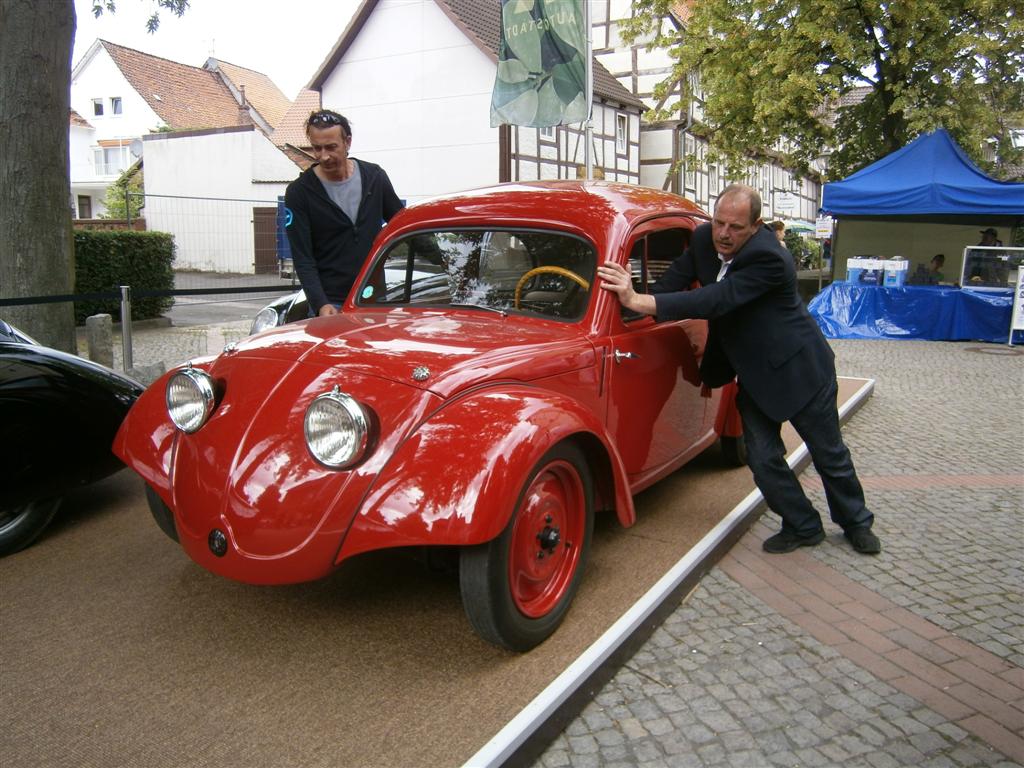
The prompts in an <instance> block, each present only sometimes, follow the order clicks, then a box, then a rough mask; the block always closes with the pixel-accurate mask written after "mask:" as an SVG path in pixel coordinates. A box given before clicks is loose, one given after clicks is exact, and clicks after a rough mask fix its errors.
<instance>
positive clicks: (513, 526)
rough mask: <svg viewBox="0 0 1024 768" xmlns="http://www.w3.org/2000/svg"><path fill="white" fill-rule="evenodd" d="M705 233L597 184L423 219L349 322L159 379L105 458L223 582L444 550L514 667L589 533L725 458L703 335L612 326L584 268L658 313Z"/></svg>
mask: <svg viewBox="0 0 1024 768" xmlns="http://www.w3.org/2000/svg"><path fill="white" fill-rule="evenodd" d="M707 218H708V217H707V215H706V214H705V213H704V212H703V211H702V210H700V209H699V208H697V207H696V206H694V205H693V204H691V203H689V202H687V201H686V200H684V199H683V198H681V197H678V196H675V195H671V194H667V193H664V192H659V191H656V190H652V189H647V188H642V187H636V186H628V185H621V184H612V183H604V182H550V183H536V184H510V185H500V186H495V187H491V188H487V189H481V190H477V191H474V192H470V193H465V194H457V195H451V196H448V197H443V198H440V199H435V200H431V201H429V202H424V203H421V204H417V205H414V206H412V207H410V208H408V209H406V210H404V211H402V212H401V213H400V214H399V215H398V216H396V217H395V218H394V219H393V220H392V221H391V223H390V224H389V225H388V226H387V227H386V229H385V230H384V231H383V232H382V233H381V234H380V236H379V237H378V239H377V242H376V243H375V247H374V248H373V251H372V255H371V258H369V259H368V261H367V263H366V265H365V266H364V268H363V270H362V272H361V274H360V277H359V279H358V281H357V282H356V287H355V289H354V290H353V292H352V295H351V296H350V297H349V299H348V302H347V303H346V305H345V307H344V310H343V311H342V312H341V313H340V314H338V315H336V316H333V317H325V318H315V319H312V320H306V321H303V322H300V323H292V324H289V325H284V326H281V327H279V328H274V329H272V330H269V331H266V332H264V333H261V334H257V335H255V336H251V337H249V338H247V339H245V340H243V341H241V342H239V343H236V344H233V345H230V346H228V347H227V348H225V349H224V351H223V352H222V353H221V354H220V355H219V356H217V357H215V358H201V359H198V360H195V361H193V362H191V363H189V364H188V365H187V366H185V367H183V368H178V369H177V370H173V371H170V372H169V373H168V374H167V375H165V376H164V377H163V378H162V379H161V380H159V381H157V382H156V383H154V384H153V385H152V386H151V387H150V388H149V389H148V390H147V391H146V392H145V394H143V395H142V397H141V398H140V399H139V401H138V403H137V404H136V405H135V406H134V407H133V408H132V410H131V412H130V413H129V415H128V417H127V419H126V421H125V422H124V425H123V426H122V428H121V430H120V432H119V434H118V436H117V438H116V440H115V442H114V451H115V453H116V454H117V455H118V456H120V457H121V458H122V459H123V460H124V461H125V463H126V464H128V466H130V467H131V468H132V469H134V470H135V471H136V472H138V473H139V475H141V476H142V478H143V479H144V480H145V482H146V484H147V495H148V498H149V501H150V507H151V509H152V511H153V514H154V517H155V518H156V520H157V523H158V524H159V525H160V527H161V528H162V529H163V530H164V531H165V532H166V533H167V534H168V535H170V536H171V537H172V538H174V539H177V540H178V541H180V543H181V546H182V547H184V549H185V551H186V552H187V553H188V555H189V556H190V557H191V558H192V559H194V560H195V561H196V562H197V563H199V564H200V565H202V566H203V567H204V568H207V569H209V570H211V571H213V572H215V573H218V574H221V575H223V576H227V577H229V578H232V579H237V580H240V581H243V582H248V583H252V584H280V583H289V582H301V581H306V580H311V579H318V578H321V577H323V576H325V575H327V574H329V573H330V572H331V571H332V570H333V569H335V568H336V567H337V566H338V565H339V564H340V563H341V562H342V561H344V560H345V559H346V558H349V557H352V556H353V555H357V554H359V553H362V552H367V551H369V550H376V549H382V548H386V547H406V546H413V545H415V546H426V547H439V546H442V545H443V546H445V547H456V548H457V551H458V553H459V555H458V557H459V580H460V585H461V591H462V596H463V603H464V605H465V609H466V613H467V615H468V617H469V619H470V622H471V624H472V625H473V627H474V628H475V629H476V631H477V632H478V633H479V634H480V635H481V636H483V637H484V638H486V639H487V640H489V641H491V642H493V643H496V644H499V645H502V646H505V647H507V648H511V649H515V650H526V649H529V648H531V647H533V646H535V645H536V644H538V643H540V642H541V641H542V640H544V639H545V638H546V637H548V636H549V635H550V634H551V633H552V632H553V631H554V630H555V628H556V627H557V626H558V625H559V623H560V622H561V621H562V619H563V617H564V616H565V614H566V611H567V610H568V608H569V604H570V603H571V601H572V598H573V595H574V594H575V592H576V589H577V586H578V584H579V581H580V578H581V575H582V572H583V569H584V565H585V563H586V559H587V552H588V548H589V544H590V538H591V530H592V526H593V518H594V512H595V510H613V511H614V514H615V515H616V516H617V518H618V520H619V522H620V523H621V524H622V525H623V526H629V525H631V524H632V523H633V522H634V520H635V511H634V506H633V500H632V497H633V494H635V493H637V492H638V491H640V490H641V489H643V488H645V487H647V486H649V485H651V484H652V483H654V482H655V481H657V480H658V479H660V478H662V477H664V476H665V475H667V474H668V473H670V472H672V471H673V470H675V469H676V468H678V467H679V466H681V465H682V464H683V463H685V462H686V461H688V460H689V459H691V458H692V457H693V456H695V455H696V454H698V453H700V452H701V451H703V450H704V449H706V448H707V447H708V446H710V445H711V444H712V443H714V442H715V441H716V440H718V438H719V437H721V438H722V441H723V446H724V448H725V453H726V455H727V456H728V457H729V458H731V459H732V460H734V461H736V460H739V459H740V458H741V454H742V438H741V427H740V422H739V417H738V415H737V413H736V410H735V404H734V397H735V393H734V391H733V389H732V388H731V387H726V388H725V389H724V390H715V391H713V392H710V391H708V390H704V391H702V388H701V384H700V380H699V377H698V372H697V367H698V364H699V362H700V358H701V355H702V353H703V349H704V343H705V339H706V334H707V325H706V323H705V322H704V321H699V320H685V321H680V322H669V323H657V322H655V320H654V319H653V318H650V317H644V316H634V315H630V314H628V313H624V312H623V311H622V309H621V307H620V305H619V303H618V301H617V299H616V298H615V296H614V295H612V294H610V293H609V292H607V291H603V290H601V288H600V287H599V286H598V285H596V284H595V274H596V273H595V270H596V267H597V264H598V263H600V262H602V261H604V260H609V259H610V260H614V261H617V262H619V263H621V264H627V263H628V264H629V265H630V268H631V270H632V272H633V275H634V276H635V281H636V284H637V287H638V290H647V288H648V287H649V286H650V285H651V284H652V283H653V281H654V280H655V279H656V278H657V276H658V275H659V274H660V273H661V272H662V271H663V270H664V269H665V268H666V267H667V265H668V264H669V262H670V261H671V260H672V259H673V258H674V257H675V256H677V255H678V254H679V253H680V252H681V251H682V250H683V249H684V248H685V247H686V245H687V243H688V241H689V237H690V233H691V232H692V230H693V229H694V227H695V226H696V225H697V224H698V223H700V222H701V221H704V220H706V219H707Z"/></svg>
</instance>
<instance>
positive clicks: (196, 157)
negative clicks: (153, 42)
mask: <svg viewBox="0 0 1024 768" xmlns="http://www.w3.org/2000/svg"><path fill="white" fill-rule="evenodd" d="M144 147H145V150H144V157H145V178H146V207H145V210H144V215H145V218H146V223H147V228H148V229H149V230H151V231H159V232H170V233H172V234H173V235H174V242H175V245H176V255H175V268H176V269H195V270H202V271H211V272H233V273H239V274H251V273H253V271H254V237H253V210H252V209H253V208H254V207H271V206H276V205H277V197H278V195H283V194H284V190H285V187H286V186H287V184H288V182H290V181H291V180H293V179H294V178H295V177H297V176H298V174H299V169H298V168H297V167H296V166H295V165H294V164H293V163H292V162H291V161H290V160H288V159H287V158H286V157H285V156H284V155H283V154H282V153H281V152H280V151H279V150H277V149H276V148H275V147H274V146H273V145H272V144H271V143H270V141H268V140H267V138H266V137H265V136H263V134H262V133H260V132H259V131H257V130H254V129H253V128H252V127H247V128H245V129H242V130H238V129H219V130H211V131H196V132H189V133H180V134H175V133H165V134H153V135H150V136H147V137H146V138H145V141H144Z"/></svg>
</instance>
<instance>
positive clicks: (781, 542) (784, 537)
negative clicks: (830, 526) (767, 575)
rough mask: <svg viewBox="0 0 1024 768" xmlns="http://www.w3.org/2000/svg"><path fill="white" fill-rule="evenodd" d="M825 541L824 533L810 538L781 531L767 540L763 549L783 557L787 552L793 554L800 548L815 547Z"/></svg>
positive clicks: (820, 532) (821, 532)
mask: <svg viewBox="0 0 1024 768" xmlns="http://www.w3.org/2000/svg"><path fill="white" fill-rule="evenodd" d="M824 540H825V532H824V531H818V532H817V533H812V534H811V535H810V536H800V535H799V534H796V533H792V532H790V531H780V532H779V533H776V534H775V535H774V536H770V537H768V538H767V539H765V540H764V544H762V545H761V549H763V550H764V551H765V552H770V553H771V554H773V555H781V554H784V553H786V552H792V551H793V550H794V549H797V548H799V547H813V546H814V545H815V544H821V542H823V541H824Z"/></svg>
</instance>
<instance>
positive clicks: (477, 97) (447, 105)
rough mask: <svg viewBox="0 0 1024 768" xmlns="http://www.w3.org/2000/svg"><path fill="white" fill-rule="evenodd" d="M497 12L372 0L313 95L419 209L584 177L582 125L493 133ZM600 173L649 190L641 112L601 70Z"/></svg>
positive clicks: (475, 2)
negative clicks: (643, 170) (495, 190)
mask: <svg viewBox="0 0 1024 768" xmlns="http://www.w3.org/2000/svg"><path fill="white" fill-rule="evenodd" d="M499 24H500V10H499V5H498V4H497V3H496V2H495V1H494V0H418V1H416V0H414V1H413V2H410V1H409V0H364V2H363V4H362V5H361V6H360V8H359V9H358V10H357V11H356V14H355V15H354V16H353V19H352V21H351V23H350V24H349V26H348V28H347V29H346V30H345V31H344V33H343V34H342V36H341V38H340V39H339V40H338V43H337V44H336V45H335V47H334V49H333V50H332V51H331V53H330V54H329V55H328V57H327V59H326V60H325V61H324V63H323V64H322V65H321V66H320V68H319V69H318V70H317V72H316V73H315V74H314V76H313V78H312V81H311V82H310V85H309V87H310V88H312V89H314V90H318V91H320V94H321V101H322V103H323V105H324V106H325V107H327V108H330V109H335V110H337V111H339V112H341V113H342V114H344V115H345V116H346V117H347V118H348V119H349V120H350V121H351V123H352V132H353V143H352V154H353V155H355V156H357V157H360V158H362V159H366V160H369V161H372V162H375V163H379V164H380V165H382V166H383V167H384V168H385V169H386V170H387V172H388V175H389V176H390V177H391V181H392V183H393V184H394V186H395V190H396V191H397V192H398V195H399V196H400V197H402V198H404V199H406V200H408V201H415V200H419V199H422V198H425V197H430V196H433V195H437V194H440V193H445V192H452V191H457V190H463V189H468V188H472V187H478V186H484V185H488V184H494V183H497V182H502V181H530V180H536V179H566V178H578V177H579V176H580V173H581V170H580V169H581V168H582V167H583V166H584V162H585V156H584V151H585V144H584V140H583V133H582V130H581V128H580V126H578V125H574V126H558V127H556V128H550V129H537V128H523V127H520V126H502V127H500V128H492V127H491V126H490V101H491V91H492V89H493V87H494V78H495V73H496V71H497V56H498V45H499V36H500V29H499ZM594 97H595V99H594V101H595V104H594V120H593V122H594V126H593V135H594V140H593V147H594V154H593V165H594V167H595V169H597V175H603V176H604V178H606V179H608V180H617V181H624V182H629V183H633V184H636V183H639V182H640V112H641V106H642V105H641V103H640V101H639V100H638V99H637V98H636V97H635V96H633V94H631V93H630V92H629V91H628V90H626V89H625V88H624V87H623V86H622V85H620V84H619V83H618V82H617V81H616V80H615V79H614V78H612V77H611V76H610V74H609V73H608V72H607V70H605V69H604V67H602V66H600V65H599V64H598V65H597V66H596V67H595V72H594Z"/></svg>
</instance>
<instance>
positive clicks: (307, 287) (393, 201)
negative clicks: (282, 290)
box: [284, 109, 402, 316]
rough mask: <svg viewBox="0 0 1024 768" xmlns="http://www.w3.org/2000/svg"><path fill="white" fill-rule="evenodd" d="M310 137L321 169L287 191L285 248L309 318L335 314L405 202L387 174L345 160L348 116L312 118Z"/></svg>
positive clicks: (326, 114) (308, 125) (308, 124)
mask: <svg viewBox="0 0 1024 768" xmlns="http://www.w3.org/2000/svg"><path fill="white" fill-rule="evenodd" d="M306 136H307V137H308V138H309V143H310V145H311V146H312V148H313V156H314V157H315V158H316V163H315V164H314V165H313V166H311V167H310V168H308V169H307V170H305V171H303V172H302V173H301V174H300V175H299V178H297V179H296V180H295V181H293V182H292V183H291V184H289V185H288V189H287V190H286V191H285V194H284V204H285V206H286V207H287V209H288V217H287V219H286V221H287V232H288V243H289V244H290V245H291V250H292V263H293V264H294V265H295V272H296V273H297V274H298V276H299V282H300V283H302V288H303V290H304V291H305V292H306V299H307V300H308V301H309V307H310V311H311V313H312V314H314V315H320V316H323V315H333V314H337V312H338V309H339V308H340V307H341V305H342V304H343V303H344V302H345V298H346V297H347V296H348V292H349V291H350V290H351V289H352V284H353V283H354V282H355V279H356V276H357V275H358V274H359V270H360V269H361V268H362V266H363V262H364V261H366V257H367V256H368V255H369V253H370V246H371V245H372V244H373V239H374V238H375V237H376V236H377V233H378V232H380V230H381V227H382V226H383V224H384V222H385V221H390V220H391V217H392V216H394V215H395V214H396V213H398V211H399V210H401V208H402V201H401V200H399V199H398V195H396V194H395V190H394V188H393V187H392V186H391V180H390V179H389V178H388V175H387V173H385V172H384V169H383V168H381V167H380V166H379V165H374V164H373V163H367V162H365V161H363V160H356V159H355V158H352V157H349V156H348V152H349V149H350V148H351V146H352V130H351V127H350V126H349V122H348V120H347V119H346V118H345V117H344V116H342V115H339V114H338V113H337V112H332V111H331V110H329V109H322V110H318V111H316V112H313V113H312V114H311V115H310V116H309V119H308V120H306Z"/></svg>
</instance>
